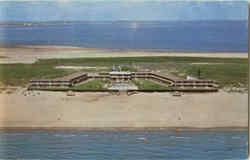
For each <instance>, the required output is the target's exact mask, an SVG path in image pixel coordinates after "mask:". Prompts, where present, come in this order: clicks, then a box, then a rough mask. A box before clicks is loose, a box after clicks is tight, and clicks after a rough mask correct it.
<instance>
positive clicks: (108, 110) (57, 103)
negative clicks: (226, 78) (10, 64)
mask: <svg viewBox="0 0 250 160" xmlns="http://www.w3.org/2000/svg"><path fill="white" fill-rule="evenodd" d="M22 90H23V89H19V90H17V91H16V92H14V93H12V94H7V93H1V94H0V102H1V104H0V128H12V127H14V128H15V127H25V128H26V127H28V128H29V127H33V128H55V127H59V128H60V127H63V128H65V127H66V128H67V127H79V128H103V127H104V128H105V127H111V128H112V127H113V128H116V127H118V128H119V127H129V128H150V127H153V128H154V127H160V128H169V127H177V128H183V127H191V128H217V127H229V128H234V127H236V128H238V127H243V128H244V127H247V126H248V112H247V111H248V105H247V104H248V95H247V94H245V93H226V92H224V91H220V92H218V93H205V94H194V93H193V94H191V93H189V94H184V95H183V96H181V97H174V96H173V95H172V94H171V93H138V94H136V95H132V96H127V95H121V96H117V95H111V94H109V93H77V94H76V96H67V95H66V93H63V92H45V91H43V92H38V91H36V92H33V93H31V94H30V95H28V96H24V95H23V94H22V92H23V91H22Z"/></svg>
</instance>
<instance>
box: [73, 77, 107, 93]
mask: <svg viewBox="0 0 250 160" xmlns="http://www.w3.org/2000/svg"><path fill="white" fill-rule="evenodd" d="M105 83H106V81H103V80H98V79H96V80H90V81H88V82H86V83H83V84H80V85H77V86H74V87H73V88H72V89H73V90H74V89H79V90H81V89H82V90H105V88H103V85H104V84H105Z"/></svg>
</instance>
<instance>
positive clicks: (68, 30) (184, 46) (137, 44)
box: [0, 21, 248, 52]
mask: <svg viewBox="0 0 250 160" xmlns="http://www.w3.org/2000/svg"><path fill="white" fill-rule="evenodd" d="M0 44H9V45H15V44H27V45H32V44H33V45H68V46H80V47H86V48H104V49H138V50H174V51H183V50H185V51H217V52H226V51H232V52H247V51H248V22H247V21H189V22H185V21H151V22H150V21H144V22H143V21H124V22H122V21H119V22H84V23H80V24H79V23H78V24H77V23H72V24H53V25H52V24H51V25H31V26H24V25H14V26H0Z"/></svg>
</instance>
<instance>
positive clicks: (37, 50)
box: [0, 45, 248, 64]
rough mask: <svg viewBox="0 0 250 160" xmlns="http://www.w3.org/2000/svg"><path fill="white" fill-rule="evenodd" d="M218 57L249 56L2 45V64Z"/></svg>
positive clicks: (240, 55) (240, 56)
mask: <svg viewBox="0 0 250 160" xmlns="http://www.w3.org/2000/svg"><path fill="white" fill-rule="evenodd" d="M140 56H141V57H145V56H174V57H216V58H248V54H247V53H229V52H222V53H217V52H213V53H212V52H184V51H183V52H181V51H180V52H174V51H138V50H105V49H94V48H93V49H91V48H80V47H71V46H29V45H19V46H9V47H6V46H0V64H1V63H2V64H3V63H34V62H35V61H37V60H38V59H51V58H87V57H140Z"/></svg>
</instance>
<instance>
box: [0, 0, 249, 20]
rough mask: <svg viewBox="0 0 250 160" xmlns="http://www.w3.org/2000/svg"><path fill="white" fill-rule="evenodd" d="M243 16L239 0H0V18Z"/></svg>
mask: <svg viewBox="0 0 250 160" xmlns="http://www.w3.org/2000/svg"><path fill="white" fill-rule="evenodd" d="M247 19H248V4H247V1H241V0H234V1H233V0H217V1H215V0H212V1H209V0H177V1H174V0H0V21H118V20H128V21H129V20H131V21H134V20H141V21H195V20H247Z"/></svg>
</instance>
